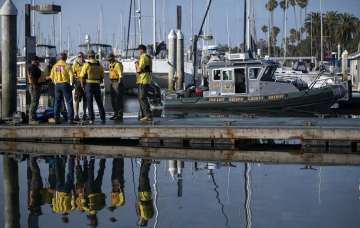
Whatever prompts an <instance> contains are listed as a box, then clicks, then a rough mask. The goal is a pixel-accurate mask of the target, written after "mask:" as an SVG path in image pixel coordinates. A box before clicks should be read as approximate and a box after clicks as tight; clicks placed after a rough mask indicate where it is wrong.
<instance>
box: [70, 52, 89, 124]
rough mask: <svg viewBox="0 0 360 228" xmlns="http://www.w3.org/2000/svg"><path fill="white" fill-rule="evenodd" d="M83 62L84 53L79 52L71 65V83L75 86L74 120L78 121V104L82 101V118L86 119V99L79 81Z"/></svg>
mask: <svg viewBox="0 0 360 228" xmlns="http://www.w3.org/2000/svg"><path fill="white" fill-rule="evenodd" d="M84 64H85V56H84V53H82V52H79V53H78V56H77V59H76V61H75V63H74V64H73V65H72V71H73V81H72V84H73V86H74V88H75V93H74V103H75V104H74V109H75V121H79V120H80V117H79V104H80V102H81V101H82V103H83V106H82V107H83V116H82V119H83V120H86V108H87V101H86V96H85V91H84V88H83V87H82V86H81V82H80V74H81V70H82V68H83V66H84Z"/></svg>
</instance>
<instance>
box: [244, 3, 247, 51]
mask: <svg viewBox="0 0 360 228" xmlns="http://www.w3.org/2000/svg"><path fill="white" fill-rule="evenodd" d="M246 33H247V0H244V52H246V51H247V50H246V48H247V44H246V41H247V35H246Z"/></svg>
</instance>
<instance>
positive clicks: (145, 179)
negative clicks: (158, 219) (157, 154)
mask: <svg viewBox="0 0 360 228" xmlns="http://www.w3.org/2000/svg"><path fill="white" fill-rule="evenodd" d="M150 166H151V161H150V160H146V159H143V160H142V161H141V166H140V175H139V188H138V199H137V203H136V213H137V215H138V223H137V225H138V226H147V224H148V221H149V220H150V219H151V218H153V217H154V203H153V200H152V196H151V195H152V193H151V187H150V180H149V172H150Z"/></svg>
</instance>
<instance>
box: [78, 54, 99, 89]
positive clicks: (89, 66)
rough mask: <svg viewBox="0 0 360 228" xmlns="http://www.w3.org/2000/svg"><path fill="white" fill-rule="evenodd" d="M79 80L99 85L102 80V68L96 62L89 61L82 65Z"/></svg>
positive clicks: (93, 60)
mask: <svg viewBox="0 0 360 228" xmlns="http://www.w3.org/2000/svg"><path fill="white" fill-rule="evenodd" d="M80 78H85V79H86V83H97V84H100V83H101V81H102V80H103V78H104V68H103V67H102V66H101V64H100V63H99V62H98V61H97V60H95V59H90V60H89V61H88V62H87V63H85V64H84V66H83V68H82V70H81V73H80Z"/></svg>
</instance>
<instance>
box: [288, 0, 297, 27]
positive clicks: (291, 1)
mask: <svg viewBox="0 0 360 228" xmlns="http://www.w3.org/2000/svg"><path fill="white" fill-rule="evenodd" d="M289 3H290V5H291V6H292V7H293V9H294V19H295V29H296V30H297V29H298V22H297V14H296V5H297V0H289Z"/></svg>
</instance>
